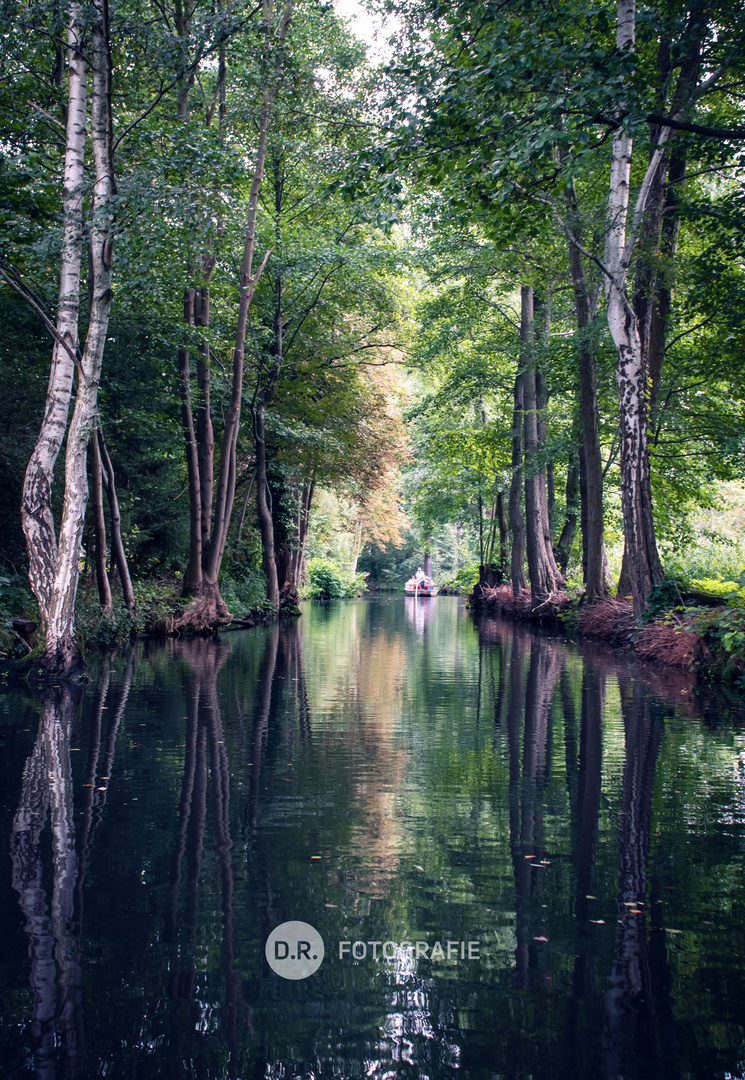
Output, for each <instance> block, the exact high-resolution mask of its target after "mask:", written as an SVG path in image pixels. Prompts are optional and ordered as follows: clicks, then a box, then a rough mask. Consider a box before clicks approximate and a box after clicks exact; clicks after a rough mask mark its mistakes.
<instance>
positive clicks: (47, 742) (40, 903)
mask: <svg viewBox="0 0 745 1080" xmlns="http://www.w3.org/2000/svg"><path fill="white" fill-rule="evenodd" d="M132 670H133V660H132V657H131V656H130V661H129V664H128V667H127V674H126V677H125V680H124V683H123V686H122V688H121V689H120V690H119V692H118V697H117V701H116V706H115V710H114V715H113V717H112V720H111V723H110V725H109V727H108V732H107V737H106V750H105V754H104V764H103V770H102V771H99V769H98V762H99V758H100V753H101V739H102V724H103V712H104V709H106V708H107V706H106V704H105V703H106V701H107V700H108V698H109V688H110V681H111V680H110V672H109V666H108V664H105V666H104V671H103V673H102V677H101V680H100V683H99V687H98V693H97V697H96V706H95V709H94V711H93V722H92V729H91V737H90V750H89V755H88V762H87V769H86V773H87V775H86V782H85V786H84V791H85V798H84V800H83V806H82V807H81V808H80V809H81V814H82V826H81V829H80V833H79V838H78V842H77V846H76V837H75V823H74V817H73V813H74V811H73V781H72V765H71V760H70V737H71V733H72V729H73V721H74V719H75V716H76V713H77V711H78V706H79V704H80V701H81V693H80V691H79V690H78V689H77V688H74V687H71V686H64V685H62V686H55V687H50V688H48V689H47V690H46V691H45V692H44V694H43V696H42V698H41V702H42V715H41V719H40V722H39V729H38V732H37V736H36V741H35V743H34V748H33V751H32V753H31V755H30V757H29V758H28V760H27V762H26V765H25V767H24V770H23V782H22V787H21V797H20V800H19V804H18V809H17V811H16V814H15V817H14V819H13V826H12V832H11V843H10V847H11V860H12V866H13V877H12V882H13V888H14V889H15V890H16V892H17V893H18V901H19V905H20V908H21V911H22V912H23V916H24V920H25V922H24V930H25V932H26V936H27V938H28V943H29V961H30V973H29V983H30V986H31V990H32V994H33V1007H32V1018H31V1035H32V1039H33V1067H34V1070H35V1072H36V1075H37V1076H39V1077H41V1078H45V1080H46V1078H50V1080H51V1078H53V1077H57V1076H64V1077H77V1076H83V1075H85V1074H86V1072H87V1064H86V1056H85V1038H84V1026H83V1000H82V971H81V960H80V938H81V932H82V923H83V883H84V879H85V872H86V867H87V863H88V858H89V855H90V851H91V847H92V843H93V836H94V833H95V827H96V825H97V824H98V822H100V820H101V815H102V812H103V808H104V806H105V803H106V794H107V791H108V784H109V780H110V777H111V774H112V769H113V764H114V751H115V747H116V736H117V732H118V730H119V725H120V723H121V719H122V716H123V714H124V709H125V707H126V704H127V699H128V696H129V690H130V686H131V681H132ZM47 818H49V823H50V829H51V840H52V894H51V902H50V900H49V897H48V894H47V889H46V888H45V886H44V883H43V879H44V877H45V876H46V875H45V873H44V859H43V856H42V834H43V833H44V830H45V828H46V824H47Z"/></svg>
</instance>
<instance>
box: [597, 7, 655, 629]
mask: <svg viewBox="0 0 745 1080" xmlns="http://www.w3.org/2000/svg"><path fill="white" fill-rule="evenodd" d="M634 33H635V7H634V2H633V0H619V3H618V28H617V34H616V44H617V46H618V48H619V49H626V50H630V51H633V48H634ZM669 132H670V129H669V128H663V129H662V130H661V131H660V134H659V136H658V140H657V145H656V147H655V148H654V150H653V152H652V154H651V157H650V162H649V166H648V168H647V172H646V175H645V177H644V181H643V183H642V186H641V190H640V192H639V197H638V199H637V203H636V208H635V212H634V222H633V226H632V232H631V235H630V236H629V237H628V238H627V235H626V220H627V214H628V205H629V185H630V181H631V154H632V140H631V136H630V135H629V133H628V131H627V130H626V129H625V128H624V127H623V126H621V127H619V128H618V130H617V131H616V132H615V134H614V136H613V153H612V158H611V174H610V192H609V195H608V223H607V226H606V236H605V269H606V278H605V299H606V310H607V314H608V327H609V329H610V332H611V337H612V338H613V341H614V342H615V345H616V349H617V350H618V372H617V378H618V393H619V414H620V448H621V505H622V509H623V524H624V539H625V542H626V554H627V557H628V570H629V577H630V579H631V595H632V598H633V602H634V611H635V612H636V614H637V615H641V614H642V612H643V611H644V608H645V607H646V604H647V598H648V597H649V594H650V593H651V591H652V589H653V588H654V586H655V585H656V584H657V583H658V582H660V581H662V578H663V570H662V564H661V562H660V557H659V554H658V552H657V543H656V539H655V531H654V516H653V512H652V486H651V478H650V471H649V451H648V446H647V414H646V403H645V389H646V387H645V383H646V374H647V373H646V370H645V364H644V356H643V353H642V342H641V337H640V334H639V326H638V323H637V319H636V316H635V314H634V310H633V308H632V306H631V303H630V302H629V297H628V293H627V289H626V281H627V276H628V269H629V264H630V261H631V256H632V254H633V250H634V246H635V244H636V238H637V236H638V235H639V229H640V227H641V223H642V221H643V219H644V214H645V211H646V209H647V205H648V200H649V194H650V190H651V188H652V185H653V183H654V180H655V177H656V175H657V170H658V169H659V168H660V166H661V163H662V160H663V156H664V144H665V142H666V140H667V137H668V135H669Z"/></svg>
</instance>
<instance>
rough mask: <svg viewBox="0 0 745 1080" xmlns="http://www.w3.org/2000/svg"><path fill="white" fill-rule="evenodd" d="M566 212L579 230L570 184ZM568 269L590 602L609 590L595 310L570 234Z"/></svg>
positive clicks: (576, 234) (574, 232) (585, 567)
mask: <svg viewBox="0 0 745 1080" xmlns="http://www.w3.org/2000/svg"><path fill="white" fill-rule="evenodd" d="M564 196H565V201H566V205H567V216H568V219H569V222H570V225H571V229H572V237H573V238H574V239H575V240H576V239H578V238H579V236H580V227H579V226H580V221H579V208H578V205H577V195H576V192H575V189H574V184H573V183H570V184H569V185H568V186H567V187H566V189H565V193H564ZM569 270H570V274H571V278H572V288H573V291H574V305H575V310H576V313H577V335H576V344H577V367H578V385H579V415H580V424H581V431H582V452H581V455H580V469H581V473H582V483H581V491H580V494H581V503H582V513H581V516H582V544H583V560H582V562H583V571H584V579H585V598H586V600H587V601H588V602H589V603H593V601H595V600H597V599H599V598H600V597H603V596H605V595H606V593H607V587H606V583H605V576H604V574H603V565H604V557H605V549H604V545H603V459H602V454H601V450H600V416H599V409H598V389H597V376H596V373H595V350H594V346H593V341H592V331H591V324H592V320H593V318H594V313H595V303H596V300H595V296H593V295H592V290H591V289H590V286H589V283H588V281H587V276H586V274H585V267H584V263H583V260H582V253H581V252H580V250H579V247H578V246H577V243H575V242H573V239H572V238H570V239H569Z"/></svg>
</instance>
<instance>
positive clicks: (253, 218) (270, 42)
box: [176, 0, 294, 630]
mask: <svg viewBox="0 0 745 1080" xmlns="http://www.w3.org/2000/svg"><path fill="white" fill-rule="evenodd" d="M293 6H294V0H286V2H285V6H284V9H283V12H282V15H281V17H280V20H279V24H278V26H277V28H276V31H272V20H273V15H274V3H273V2H272V0H267V2H266V4H265V5H264V14H265V19H266V27H267V35H266V46H265V49H266V61H267V82H266V89H265V90H264V95H263V102H262V109H261V116H260V120H259V131H258V142H257V149H256V164H255V165H254V171H253V176H252V179H251V188H250V191H249V197H248V214H247V218H246V230H245V234H244V245H243V261H242V263H241V270H240V294H239V301H238V320H237V326H236V332H235V345H234V347H233V363H232V381H231V393H230V400H229V402H228V408H227V412H226V416H225V426H224V429H223V435H222V439H221V442H220V465H219V470H218V475H217V482H216V483H215V486H214V506H211V507H208V506H207V502H206V499H205V496H204V493H203V492H202V489H201V484H200V487H199V492H198V499H197V489H196V487H195V486H194V487H192V486H191V485H190V496H191V499H192V500H193V501H194V502H196V504H197V505H198V507H199V514H200V522H201V518H202V507H203V506H204V507H205V508H206V509H209V511H210V512H211V520H212V528H211V530H210V534H209V546H208V549H207V550H205V549H204V545H202V579H201V585H200V586H199V589H198V591H197V592H196V595H195V597H194V600H193V601H192V603H191V604H189V606H188V608H187V609H186V611H185V612H184V613H183V615H182V616H181V617H180V618H179V620H178V621H177V624H176V625H177V627H178V628H182V627H191V628H192V629H196V630H207V629H213V630H214V629H216V628H217V627H218V626H220V625H222V624H225V623H229V622H230V620H231V615H230V613H229V611H228V609H227V607H226V605H225V602H224V601H223V599H222V597H221V596H220V590H219V585H218V577H219V574H220V567H221V565H222V559H223V555H224V553H225V545H226V542H227V537H228V529H229V527H230V517H231V514H232V511H233V502H234V499H235V482H236V450H237V445H238V434H239V431H240V419H241V404H242V400H243V372H244V363H245V350H246V333H247V330H248V312H249V308H250V306H251V302H252V300H253V297H254V293H255V291H256V285H257V282H258V280H259V278H260V277H261V274H262V273H263V271H264V267H265V266H266V262H267V259H268V258H269V255H270V251H267V252H266V254H265V255H264V258H263V260H262V262H261V265H260V266H259V267H258V269H257V270H255V271H254V268H253V264H254V252H255V247H256V227H257V215H258V205H259V191H260V188H261V181H262V179H263V177H264V168H265V164H266V151H267V137H268V132H269V122H270V119H271V115H272V109H273V106H274V101H275V98H276V93H277V81H278V77H279V73H280V70H281V64H282V54H283V51H284V46H285V42H286V40H287V34H288V32H289V28H290V22H291V20H292V12H293ZM204 269H205V274H207V270H208V268H207V266H205V268H204ZM207 281H209V278H207ZM208 301H209V297H208V294H207V293H206V291H205V294H204V296H202V295H201V294H200V302H199V305H198V314H199V317H200V318H202V319H204V318H207V320H208V318H209V304H208ZM203 304H204V305H205V306H204V307H203V306H202V305H203ZM203 325H204V324H203ZM200 363H201V364H202V367H201V368H200V371H201V374H202V377H203V379H204V380H205V384H206V385H208V383H207V380H208V375H209V367H208V356H207V354H206V352H205V351H202V352H201V353H200ZM183 401H184V391H183V376H182V403H183ZM200 404H201V403H200ZM207 413H208V409H207V408H205V409H204V413H203V417H202V419H203V427H202V429H201V431H202V434H203V437H204V438H205V440H209V439H210V438H211V424H209V423H208V416H207ZM184 414H185V410H184V409H183V408H182V415H184ZM259 414H260V415H259ZM193 427H194V425H193V420H192V423H191V429H192V430H193ZM184 429H185V432H186V438H187V445H188V443H189V438H190V434H189V426H188V416H187V418H186V422H185V425H184ZM254 431H255V433H257V431H258V432H260V438H261V440H262V445H261V454H260V453H259V448H258V444H257V454H256V458H257V461H256V489H257V497H258V501H259V521H260V525H262V518H263V525H262V543H264V542H265V537H268V530H271V531H272V537H271V540H268V544H269V549H270V553H271V558H269V552H268V551H267V547H266V544H265V547H264V557H263V562H264V571H265V573H266V575H267V598H268V599H269V602H270V603H271V604H272V606H273V607H275V608H277V607H278V606H279V589H278V587H277V572H276V564H275V561H274V541H273V530H272V526H271V512H270V511H269V507H268V503H267V490H268V489H267V486H266V443H265V441H264V440H265V424H264V405H263V402H257V404H256V405H255V408H254ZM198 435H199V431H198V432H197V433H196V436H195V441H196V439H197V438H198ZM260 456H261V458H262V460H261V462H259V457H260ZM208 457H209V454H208V453H207V446H206V444H205V447H204V454H203V460H202V461H199V460H197V462H196V468H197V472H199V471H200V470H201V471H202V475H204V476H206V474H207V472H209V475H210V478H211V476H212V469H211V468H209V469H208V468H207V464H208ZM197 458H199V454H197ZM262 473H263V478H262ZM262 508H263V511H264V513H269V521H268V522H267V520H266V518H265V516H264V515H262ZM206 509H205V512H206ZM192 512H193V511H192ZM200 532H201V527H200ZM270 563H271V567H270Z"/></svg>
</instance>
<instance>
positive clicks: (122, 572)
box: [97, 421, 135, 611]
mask: <svg viewBox="0 0 745 1080" xmlns="http://www.w3.org/2000/svg"><path fill="white" fill-rule="evenodd" d="M97 433H98V447H99V451H100V454H101V463H102V466H103V471H102V478H103V486H104V488H105V490H106V496H107V498H108V501H109V518H110V521H111V554H112V557H113V560H114V562H115V564H116V568H117V570H118V572H119V580H120V582H121V585H122V595H123V596H124V604H125V607H126V608H127V611H134V610H135V594H134V589H133V588H132V578H131V577H130V573H129V566H128V564H127V556H126V554H125V552H124V540H123V538H122V518H121V514H120V512H119V500H118V498H117V495H116V479H115V477H114V467H113V465H112V464H111V458H110V457H109V451H108V447H107V446H106V439H105V438H104V434H103V429H102V428H101V424H100V421H99V425H98V428H97Z"/></svg>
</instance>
